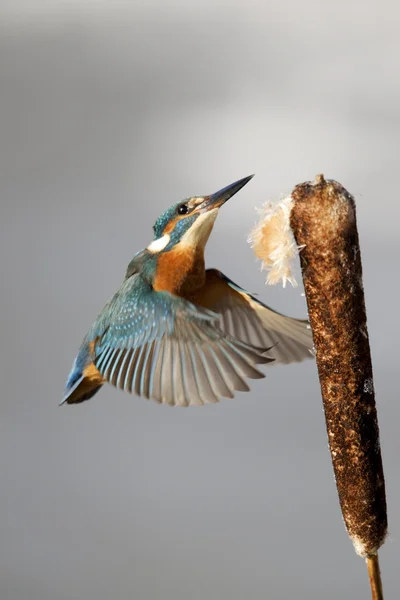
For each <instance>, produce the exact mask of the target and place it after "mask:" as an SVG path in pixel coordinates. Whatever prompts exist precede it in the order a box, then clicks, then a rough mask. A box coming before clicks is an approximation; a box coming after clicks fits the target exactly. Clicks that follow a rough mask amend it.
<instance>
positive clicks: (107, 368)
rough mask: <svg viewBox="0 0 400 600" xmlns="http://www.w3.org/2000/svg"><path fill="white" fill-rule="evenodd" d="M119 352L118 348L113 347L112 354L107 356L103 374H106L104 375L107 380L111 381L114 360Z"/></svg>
mask: <svg viewBox="0 0 400 600" xmlns="http://www.w3.org/2000/svg"><path fill="white" fill-rule="evenodd" d="M117 352H118V348H113V349H112V352H111V354H110V356H108V357H107V360H106V362H105V364H104V366H103V374H104V375H103V376H104V379H107V381H109V372H110V369H111V367H112V361H113V359H114V356H115V355H116V353H117Z"/></svg>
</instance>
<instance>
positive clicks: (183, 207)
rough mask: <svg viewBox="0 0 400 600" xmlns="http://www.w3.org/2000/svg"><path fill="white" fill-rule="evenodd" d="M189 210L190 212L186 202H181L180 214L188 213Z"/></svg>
mask: <svg viewBox="0 0 400 600" xmlns="http://www.w3.org/2000/svg"><path fill="white" fill-rule="evenodd" d="M188 212H189V209H188V207H187V206H186V204H181V205H180V206H178V214H179V215H187V214H188Z"/></svg>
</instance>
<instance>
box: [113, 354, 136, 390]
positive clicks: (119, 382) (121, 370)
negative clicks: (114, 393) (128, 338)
mask: <svg viewBox="0 0 400 600" xmlns="http://www.w3.org/2000/svg"><path fill="white" fill-rule="evenodd" d="M132 352H133V350H125V355H124V359H123V361H122V363H121V366H120V368H119V371H118V377H117V381H116V384H115V385H116V387H118V388H120V389H123V388H124V384H123V381H124V379H125V375H126V370H127V368H128V365H129V359H130V357H131V355H132Z"/></svg>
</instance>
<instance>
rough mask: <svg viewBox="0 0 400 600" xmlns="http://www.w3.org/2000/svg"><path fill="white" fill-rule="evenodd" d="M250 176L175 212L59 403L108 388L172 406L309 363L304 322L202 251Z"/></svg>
mask: <svg viewBox="0 0 400 600" xmlns="http://www.w3.org/2000/svg"><path fill="white" fill-rule="evenodd" d="M252 177H253V176H252V175H251V176H249V177H245V178H244V179H240V180H239V181H237V182H235V183H233V184H231V185H229V186H227V187H225V188H223V189H222V190H220V191H218V192H216V193H215V194H212V195H209V196H194V197H192V198H188V199H186V200H184V201H181V202H178V203H176V204H174V205H173V206H171V208H169V209H168V210H167V211H166V212H165V213H164V214H163V215H161V216H160V217H159V218H158V219H157V221H156V222H155V224H154V228H153V229H154V239H153V241H152V242H151V243H150V244H149V245H148V246H147V248H145V249H144V250H142V251H141V252H138V253H137V254H136V255H135V256H134V258H133V259H132V261H131V262H130V263H129V265H128V268H127V271H126V275H125V279H124V281H123V283H122V285H121V287H120V288H119V290H118V291H117V292H116V293H115V294H114V296H112V298H111V299H110V300H109V302H108V303H107V304H106V305H105V307H104V308H103V310H102V311H101V312H100V314H99V315H98V317H97V319H96V320H95V322H94V324H93V325H92V327H91V329H90V330H89V332H88V334H87V335H86V336H85V338H84V340H83V342H82V344H81V347H80V349H79V352H78V355H77V357H76V359H75V361H74V363H73V366H72V370H71V373H70V375H69V377H68V380H67V384H66V388H65V395H64V398H63V400H62V402H61V404H64V403H67V404H76V403H80V402H83V401H84V400H89V398H91V397H92V396H94V394H96V392H98V390H99V389H100V388H101V387H102V385H103V384H104V383H106V382H108V383H111V384H112V385H113V386H115V387H117V388H120V389H122V390H125V391H127V392H129V393H132V394H137V395H139V396H144V397H145V398H152V399H154V400H156V401H157V402H159V403H162V404H168V405H172V406H189V405H203V404H205V403H208V402H218V401H219V399H220V398H221V397H228V398H232V397H233V395H234V392H235V391H236V390H238V391H248V390H249V386H248V383H247V379H260V378H262V377H265V375H264V373H263V372H262V371H260V369H259V367H258V365H266V364H282V363H293V362H300V361H302V360H303V359H306V358H310V357H311V356H312V355H311V349H312V335H311V331H310V329H309V327H308V321H307V320H300V319H293V318H290V317H287V316H284V315H282V314H280V313H278V312H275V311H274V310H272V309H271V308H269V307H268V306H266V305H265V304H263V303H262V302H260V301H259V300H258V299H256V298H255V297H253V296H252V295H250V294H248V293H247V292H246V291H245V290H244V289H242V288H240V287H239V286H238V285H236V284H235V283H233V281H231V280H230V279H228V277H226V276H225V275H223V274H222V273H221V272H220V271H218V270H216V269H206V268H205V264H204V249H205V246H206V243H207V240H208V238H209V236H210V233H211V231H212V228H213V225H214V222H215V219H216V217H217V215H218V212H219V209H220V208H221V206H222V205H223V204H224V203H225V202H226V201H227V200H228V199H229V198H231V197H232V196H233V195H234V194H236V193H237V192H238V191H239V190H240V189H241V188H242V187H243V186H244V185H246V183H248V182H249V181H250V179H251V178H252Z"/></svg>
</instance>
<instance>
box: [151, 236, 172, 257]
mask: <svg viewBox="0 0 400 600" xmlns="http://www.w3.org/2000/svg"><path fill="white" fill-rule="evenodd" d="M170 239H171V238H170V236H169V235H168V233H166V234H165V235H163V236H162V237H160V238H158V239H157V240H153V241H152V242H151V244H149V245H148V246H147V250H148V251H149V252H151V254H158V253H159V252H161V251H162V250H164V248H166V247H167V246H168V244H169V241H170Z"/></svg>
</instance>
